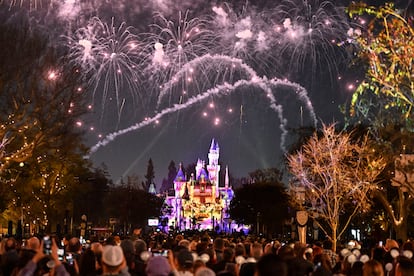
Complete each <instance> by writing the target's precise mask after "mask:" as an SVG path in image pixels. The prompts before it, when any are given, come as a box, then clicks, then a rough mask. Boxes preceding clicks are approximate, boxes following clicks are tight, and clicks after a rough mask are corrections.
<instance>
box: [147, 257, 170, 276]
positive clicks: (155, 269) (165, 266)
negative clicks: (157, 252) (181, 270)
mask: <svg viewBox="0 0 414 276" xmlns="http://www.w3.org/2000/svg"><path fill="white" fill-rule="evenodd" d="M170 272H171V266H170V264H169V263H168V260H167V258H165V257H163V256H153V257H151V258H149V260H148V262H147V266H146V267H145V273H146V275H147V276H168V275H169V274H170Z"/></svg>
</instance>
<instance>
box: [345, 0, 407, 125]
mask: <svg viewBox="0 0 414 276" xmlns="http://www.w3.org/2000/svg"><path fill="white" fill-rule="evenodd" d="M349 13H350V15H351V16H359V15H364V14H368V15H370V16H372V17H373V18H372V21H371V22H370V23H369V28H368V29H367V32H366V33H362V34H361V35H357V36H356V37H355V39H356V41H357V42H358V44H359V46H360V49H361V51H360V56H361V58H362V59H363V60H364V61H366V62H367V63H368V66H367V72H366V78H365V80H364V81H363V82H362V83H361V84H360V85H359V87H358V88H357V89H356V91H355V93H354V95H353V99H352V105H351V109H350V115H351V116H356V117H359V118H360V119H361V120H366V121H368V122H369V123H371V124H372V125H374V126H375V125H378V126H380V125H383V123H384V121H388V122H392V121H400V120H402V121H405V122H406V123H407V125H408V126H409V127H410V128H412V127H413V115H412V110H413V105H414V100H413V96H414V68H413V64H414V39H413V38H414V29H413V25H412V24H410V23H409V22H407V20H406V19H405V18H404V17H403V16H402V15H401V14H399V13H398V12H397V11H396V10H395V8H394V6H393V4H386V5H385V6H383V7H380V8H374V7H370V6H367V5H365V4H362V3H361V4H358V5H351V7H350V10H349ZM391 112H395V113H397V114H398V113H399V114H400V116H398V115H397V116H395V113H394V115H393V116H387V115H382V116H379V115H380V114H390V113H391ZM378 116H379V117H378Z"/></svg>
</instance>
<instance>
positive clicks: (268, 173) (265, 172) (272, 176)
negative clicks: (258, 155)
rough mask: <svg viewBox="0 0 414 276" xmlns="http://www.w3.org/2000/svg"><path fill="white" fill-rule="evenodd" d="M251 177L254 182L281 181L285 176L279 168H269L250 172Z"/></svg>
mask: <svg viewBox="0 0 414 276" xmlns="http://www.w3.org/2000/svg"><path fill="white" fill-rule="evenodd" d="M249 177H250V179H251V182H252V183H256V182H258V183H264V182H270V183H280V182H281V181H282V178H283V174H282V172H281V171H280V170H279V169H277V168H269V169H262V170H260V169H258V170H255V171H254V172H250V173H249Z"/></svg>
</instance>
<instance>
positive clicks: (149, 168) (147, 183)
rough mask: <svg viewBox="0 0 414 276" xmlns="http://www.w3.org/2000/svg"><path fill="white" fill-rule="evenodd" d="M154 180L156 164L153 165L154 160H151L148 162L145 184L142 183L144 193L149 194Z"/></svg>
mask: <svg viewBox="0 0 414 276" xmlns="http://www.w3.org/2000/svg"><path fill="white" fill-rule="evenodd" d="M154 178H155V172H154V164H153V163H152V159H151V158H150V159H149V160H148V165H147V173H146V174H145V183H142V188H143V189H144V191H147V192H148V190H149V187H150V185H151V184H153V183H154ZM154 185H155V184H154Z"/></svg>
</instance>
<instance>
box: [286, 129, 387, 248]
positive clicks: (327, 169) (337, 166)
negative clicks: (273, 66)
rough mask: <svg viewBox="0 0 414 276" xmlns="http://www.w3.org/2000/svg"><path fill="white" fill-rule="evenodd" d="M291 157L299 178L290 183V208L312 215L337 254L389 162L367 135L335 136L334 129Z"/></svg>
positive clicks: (290, 165) (292, 170) (292, 167)
mask: <svg viewBox="0 0 414 276" xmlns="http://www.w3.org/2000/svg"><path fill="white" fill-rule="evenodd" d="M287 158H288V164H289V170H290V172H291V173H292V175H293V176H294V178H295V181H293V182H292V183H291V184H290V193H291V199H292V203H293V204H294V206H296V208H298V209H304V210H306V211H307V212H308V214H309V216H310V217H311V218H313V219H314V220H315V221H316V222H317V223H318V225H319V226H320V228H321V230H322V231H323V232H324V233H325V234H326V235H327V236H328V237H329V238H330V239H331V240H332V242H333V247H334V249H336V242H337V240H338V239H340V238H341V236H342V234H343V233H344V231H345V230H346V229H347V227H348V225H349V223H350V222H351V220H352V218H353V217H354V216H355V214H357V212H359V211H362V212H364V211H365V210H367V209H368V208H369V206H370V198H369V192H370V191H372V190H374V189H376V187H377V186H376V179H377V176H378V175H379V174H380V173H381V171H382V170H383V168H384V166H385V161H384V160H383V158H382V157H380V156H379V155H378V154H376V153H375V152H373V151H372V148H371V147H370V141H369V139H368V136H364V137H363V138H362V139H356V138H353V137H352V133H346V132H344V131H342V132H339V133H337V132H336V131H335V125H333V124H332V125H329V126H326V125H323V128H322V133H321V136H320V137H319V136H318V134H317V133H314V135H313V136H312V137H311V138H310V139H309V140H308V142H306V143H305V144H304V145H303V146H302V147H301V149H300V150H299V151H297V152H296V153H294V154H290V155H288V156H287ZM300 188H302V189H300ZM299 191H300V192H301V193H302V194H301V195H300V196H299V195H298V194H297V193H298V192H299ZM345 210H346V211H347V212H344V211H345Z"/></svg>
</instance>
